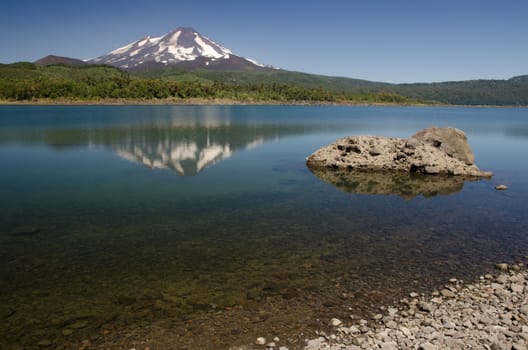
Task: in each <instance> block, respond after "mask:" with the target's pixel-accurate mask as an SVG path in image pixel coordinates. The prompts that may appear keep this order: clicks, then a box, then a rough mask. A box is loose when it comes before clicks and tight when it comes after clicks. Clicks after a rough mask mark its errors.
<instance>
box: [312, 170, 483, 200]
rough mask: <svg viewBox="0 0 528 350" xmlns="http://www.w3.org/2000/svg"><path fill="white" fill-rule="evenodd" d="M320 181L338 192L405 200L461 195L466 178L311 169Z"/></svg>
mask: <svg viewBox="0 0 528 350" xmlns="http://www.w3.org/2000/svg"><path fill="white" fill-rule="evenodd" d="M310 171H311V172H312V173H313V174H314V175H315V176H317V177H318V178H319V179H321V180H323V181H324V182H327V183H329V184H331V185H333V186H335V187H337V188H338V189H340V190H342V191H344V192H349V193H357V194H368V195H371V194H378V195H396V196H400V197H402V198H404V199H412V198H415V197H417V196H423V197H426V198H430V197H434V196H438V195H450V194H454V193H457V192H460V191H461V190H462V188H463V187H464V181H476V180H475V179H464V178H463V177H458V176H447V175H446V176H444V175H424V174H414V173H402V172H365V171H348V170H343V171H340V170H332V169H328V170H326V169H324V170H317V169H310Z"/></svg>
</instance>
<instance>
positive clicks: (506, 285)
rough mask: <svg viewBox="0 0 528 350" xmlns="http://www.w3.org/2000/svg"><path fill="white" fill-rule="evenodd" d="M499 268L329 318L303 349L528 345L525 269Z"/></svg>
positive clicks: (527, 276) (519, 348) (517, 266)
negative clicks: (360, 316) (362, 313)
mask: <svg viewBox="0 0 528 350" xmlns="http://www.w3.org/2000/svg"><path fill="white" fill-rule="evenodd" d="M497 269H498V273H497V275H490V274H487V275H485V276H481V277H480V279H479V280H478V281H476V282H473V283H471V284H465V283H463V282H462V281H459V280H456V279H454V278H453V279H451V280H450V283H449V284H447V285H445V286H444V287H443V288H440V289H439V290H437V291H435V292H433V293H432V294H430V295H418V294H417V293H410V294H409V296H408V298H405V299H403V300H401V301H400V303H399V304H398V305H395V306H391V307H382V308H381V309H380V313H379V314H377V315H373V317H372V319H369V320H355V321H354V320H338V319H332V320H331V321H330V323H331V325H332V326H333V332H332V333H331V334H325V333H323V332H320V333H319V337H318V338H315V339H311V340H308V341H307V345H306V347H305V350H319V349H327V350H341V349H347V350H357V349H384V350H391V349H423V350H433V349H490V350H505V349H515V350H524V349H528V271H527V270H526V269H525V267H524V265H523V264H522V263H519V264H515V265H507V264H498V265H497ZM268 348H271V347H268ZM282 349H285V348H282Z"/></svg>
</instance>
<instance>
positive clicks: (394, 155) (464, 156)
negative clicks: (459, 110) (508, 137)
mask: <svg viewBox="0 0 528 350" xmlns="http://www.w3.org/2000/svg"><path fill="white" fill-rule="evenodd" d="M474 160H475V156H474V154H473V152H472V151H471V148H470V147H469V145H468V143H467V137H466V134H465V133H464V132H463V131H462V130H459V129H456V128H451V127H446V128H438V127H431V128H427V129H424V130H421V131H419V132H418V133H416V134H415V135H413V136H412V137H410V138H407V139H405V138H395V137H381V136H354V137H345V138H342V139H339V140H337V141H336V142H334V143H332V144H330V145H328V146H326V147H323V148H321V149H319V150H317V151H316V152H315V153H313V154H312V155H311V156H309V157H308V159H307V160H306V165H307V166H308V167H309V168H311V169H318V170H323V169H335V170H337V169H342V170H345V169H346V170H356V171H369V172H407V173H419V174H444V175H456V176H462V177H474V178H489V177H491V176H493V173H491V172H487V171H481V170H480V169H479V168H478V167H477V166H476V165H475V164H474Z"/></svg>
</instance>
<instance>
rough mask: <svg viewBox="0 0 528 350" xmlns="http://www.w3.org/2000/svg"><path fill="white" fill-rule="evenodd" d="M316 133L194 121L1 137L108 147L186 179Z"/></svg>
mask: <svg viewBox="0 0 528 350" xmlns="http://www.w3.org/2000/svg"><path fill="white" fill-rule="evenodd" d="M316 129H317V125H292V124H278V123H262V124H252V123H231V121H229V120H222V119H217V120H213V121H211V120H210V119H206V120H200V119H198V120H197V119H196V118H193V119H190V120H188V121H187V122H185V121H179V122H177V123H175V122H167V123H161V122H159V121H157V122H155V123H152V124H130V125H112V126H106V127H101V126H97V125H94V126H90V127H71V126H70V127H68V128H49V129H40V128H35V129H34V128H29V129H25V128H21V129H18V130H9V133H0V143H2V142H22V143H26V144H36V143H41V144H46V145H48V146H51V147H53V148H56V149H65V148H69V147H78V146H90V147H103V148H106V149H110V150H112V151H113V152H114V153H116V154H117V155H118V156H119V157H121V158H123V159H126V160H128V161H132V162H134V163H138V164H142V165H145V166H147V167H149V168H153V169H170V170H172V171H174V172H176V173H178V174H180V175H186V176H187V175H196V174H198V173H199V172H201V171H203V170H204V169H205V168H207V167H208V166H211V165H214V164H216V163H217V162H220V161H223V160H226V159H228V158H230V157H232V156H233V155H234V154H235V153H237V152H241V151H245V150H251V149H254V148H255V147H257V146H259V145H261V144H263V143H265V142H271V141H275V140H279V139H281V138H284V137H287V136H293V135H301V134H305V133H309V132H311V131H315V130H316Z"/></svg>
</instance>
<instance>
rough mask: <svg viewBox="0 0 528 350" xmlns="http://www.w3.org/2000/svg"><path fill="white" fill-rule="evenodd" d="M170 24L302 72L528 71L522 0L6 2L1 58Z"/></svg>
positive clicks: (493, 74)
mask: <svg viewBox="0 0 528 350" xmlns="http://www.w3.org/2000/svg"><path fill="white" fill-rule="evenodd" d="M178 26H191V27H194V28H195V29H196V30H198V31H199V32H201V33H202V34H203V35H205V36H207V37H209V38H210V39H212V40H213V41H216V42H217V43H219V44H221V45H223V46H225V47H227V48H229V49H231V50H233V51H234V52H236V53H238V54H240V55H242V56H245V57H249V58H253V59H256V60H258V61H260V62H262V63H266V64H271V65H273V66H276V67H280V68H284V69H288V70H297V71H303V72H309V73H318V74H325V75H333V76H346V77H353V78H361V79H368V80H375V81H387V82H418V81H425V82H431V81H449V80H467V79H478V78H486V79H507V78H510V77H512V76H516V75H523V74H528V0H407V1H405V0H370V1H366V0H363V1H354V0H326V1H323V0H319V1H316V0H313V1H312V0H299V1H298V0H281V1H276V0H268V1H250V0H245V1H228V0H225V1H219V0H214V1H212V0H199V1H178V0H171V1H156V0H150V1H137V0H126V1H125V0H117V1H112V0H106V1H101V0H90V1H75V0H65V1H53V0H49V1H44V0H16V1H6V2H4V3H3V4H2V6H1V7H0V62H2V63H10V62H14V61H34V60H36V59H38V58H41V57H43V56H46V55H48V54H55V55H60V56H68V57H75V58H82V59H87V58H93V57H97V56H100V55H102V54H105V53H107V52H109V51H111V50H113V49H115V48H117V47H120V46H123V45H125V44H128V43H129V42H132V41H134V40H136V39H139V38H141V37H143V36H144V35H152V36H160V35H163V34H165V33H166V32H169V31H171V30H172V29H174V28H176V27H178Z"/></svg>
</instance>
